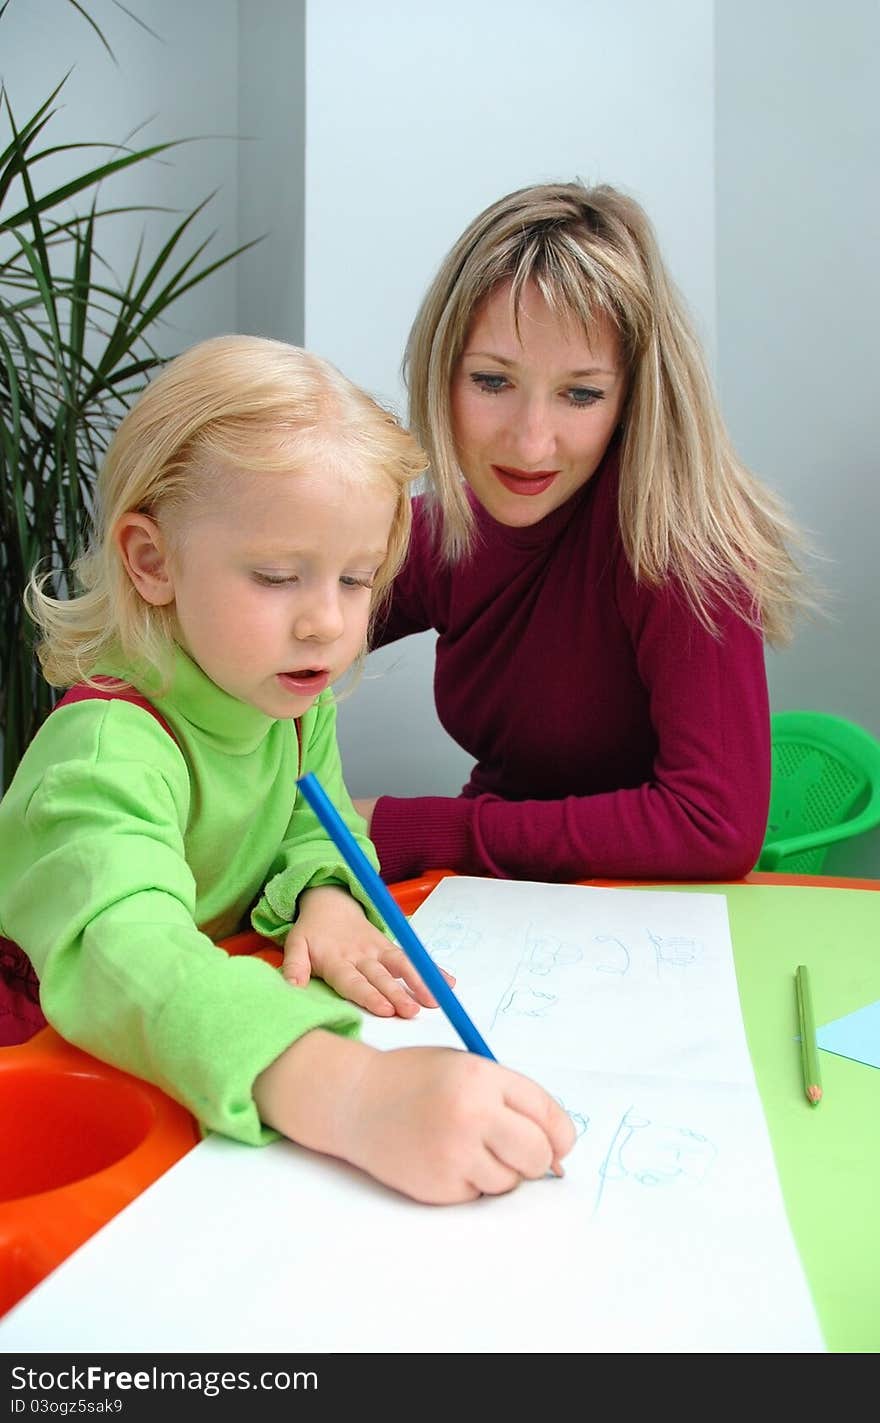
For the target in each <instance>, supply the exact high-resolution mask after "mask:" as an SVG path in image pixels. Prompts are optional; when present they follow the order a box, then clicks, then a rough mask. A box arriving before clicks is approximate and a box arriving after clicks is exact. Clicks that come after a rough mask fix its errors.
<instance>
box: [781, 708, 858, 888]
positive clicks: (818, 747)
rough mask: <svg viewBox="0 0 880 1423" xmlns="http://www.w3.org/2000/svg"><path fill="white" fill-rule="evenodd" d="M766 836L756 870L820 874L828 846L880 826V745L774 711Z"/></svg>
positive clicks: (846, 729)
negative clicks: (771, 767)
mask: <svg viewBox="0 0 880 1423" xmlns="http://www.w3.org/2000/svg"><path fill="white" fill-rule="evenodd" d="M770 728H771V736H772V745H773V763H772V764H773V770H772V777H771V785H770V814H769V817H768V823H767V834H766V836H765V837H764V846H763V849H762V850H761V857H760V859H759V860H758V863H757V865H756V866H755V868H756V869H759V870H779V871H784V872H785V873H786V874H794V875H817V874H819V873H821V870H822V866H823V864H824V862H825V856H826V854H827V852H828V850H829V848H830V846H831V845H836V844H837V843H838V842H839V841H841V840H849V839H851V838H852V836H854V835H863V834H864V833H865V831H867V830H873V829H874V828H875V826H877V825H880V741H877V740H876V739H875V738H874V737H873V736H871V734H870V732H867V731H865V730H864V729H863V728H862V727H861V726H857V725H856V724H855V723H854V722H851V721H845V720H844V719H843V718H842V717H839V716H829V715H828V714H827V713H825V712H808V711H791V712H774V714H773V715H772V716H771V718H770Z"/></svg>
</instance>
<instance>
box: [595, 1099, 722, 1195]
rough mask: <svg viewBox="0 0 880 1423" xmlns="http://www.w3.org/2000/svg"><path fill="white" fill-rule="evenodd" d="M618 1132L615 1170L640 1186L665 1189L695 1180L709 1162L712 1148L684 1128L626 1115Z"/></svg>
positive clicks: (704, 1171)
mask: <svg viewBox="0 0 880 1423" xmlns="http://www.w3.org/2000/svg"><path fill="white" fill-rule="evenodd" d="M622 1127H623V1132H622V1133H618V1141H617V1156H618V1168H619V1172H620V1174H621V1175H622V1176H628V1177H630V1178H631V1179H632V1180H635V1181H638V1183H639V1185H641V1186H669V1185H672V1184H673V1183H674V1182H676V1181H679V1180H682V1179H683V1178H687V1179H688V1180H692V1181H699V1180H702V1178H703V1177H704V1176H705V1174H706V1172H707V1171H708V1169H709V1167H710V1166H711V1164H712V1162H713V1160H714V1159H715V1148H714V1146H713V1145H712V1143H711V1142H710V1141H708V1140H707V1138H706V1137H704V1136H700V1134H699V1133H698V1132H694V1131H690V1130H689V1128H687V1127H674V1126H667V1125H665V1124H663V1123H661V1122H650V1121H647V1120H646V1119H645V1118H644V1117H636V1116H634V1115H633V1114H632V1113H630V1112H628V1113H627V1115H626V1117H625V1118H624V1121H623V1124H622Z"/></svg>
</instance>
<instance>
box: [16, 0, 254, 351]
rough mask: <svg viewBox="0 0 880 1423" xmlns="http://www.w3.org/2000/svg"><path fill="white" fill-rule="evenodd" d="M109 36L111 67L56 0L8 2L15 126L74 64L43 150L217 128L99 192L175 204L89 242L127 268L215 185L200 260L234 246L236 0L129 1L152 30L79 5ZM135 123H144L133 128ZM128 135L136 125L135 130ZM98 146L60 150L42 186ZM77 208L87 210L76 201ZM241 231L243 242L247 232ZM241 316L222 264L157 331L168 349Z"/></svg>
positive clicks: (138, 142) (201, 232) (201, 231)
mask: <svg viewBox="0 0 880 1423" xmlns="http://www.w3.org/2000/svg"><path fill="white" fill-rule="evenodd" d="M84 8H85V9H87V10H88V12H89V13H90V14H91V15H92V17H93V18H94V19H95V21H96V22H97V24H98V25H99V26H100V27H101V29H102V30H103V32H104V34H105V35H106V37H107V39H108V41H109V43H110V45H111V47H112V49H113V51H114V53H115V56H116V63H114V62H113V60H112V59H111V58H110V56H109V55H108V54H107V52H106V50H105V49H104V48H103V47H102V45H101V43H100V41H99V39H98V38H97V36H96V35H95V33H94V31H93V30H92V29H91V28H90V26H89V25H88V24H87V23H86V21H85V20H84V19H83V18H82V17H81V16H80V15H79V14H77V12H76V10H75V9H74V7H73V6H72V5H70V4H66V3H62V0H12V4H11V5H10V6H9V8H8V10H7V11H6V13H5V14H4V16H3V18H2V19H0V77H2V80H3V83H4V84H5V86H6V88H7V90H8V92H9V97H10V100H11V103H12V106H13V112H14V113H15V116H16V119H17V121H18V122H19V123H21V122H23V121H24V119H25V117H30V114H31V112H32V111H33V110H34V109H35V108H36V107H37V106H38V105H39V104H40V103H42V102H43V101H44V100H45V99H46V98H47V97H48V95H49V94H50V93H51V91H52V89H53V88H54V87H55V85H56V84H58V83H59V82H60V81H61V79H63V77H64V75H65V74H66V73H67V71H68V70H69V69H72V73H71V75H70V78H69V79H68V81H67V83H66V85H65V87H64V89H63V90H62V93H61V95H60V96H59V98H58V100H57V101H56V103H57V104H58V106H59V112H58V114H57V116H56V118H54V119H53V120H52V122H51V124H50V125H49V127H48V129H47V130H46V132H45V141H46V144H47V145H53V144H58V143H60V144H64V143H71V142H74V141H86V140H93V141H99V142H101V143H105V142H110V143H124V142H126V141H129V142H130V144H131V145H132V146H134V147H147V146H149V145H151V144H154V143H160V142H162V141H164V140H166V139H177V138H184V137H188V136H191V135H209V136H210V135H216V136H214V137H206V138H204V139H203V140H201V141H199V142H197V143H191V144H186V145H184V146H182V147H180V148H177V149H175V150H173V151H172V152H171V153H169V154H167V155H165V156H163V158H162V159H161V160H151V161H149V162H148V163H146V164H136V165H134V167H133V168H132V169H129V170H126V171H124V172H122V173H120V174H118V175H117V176H115V177H114V178H113V179H112V180H110V181H109V182H108V183H107V184H106V185H105V186H104V189H103V190H102V201H104V202H106V203H107V204H108V206H111V205H112V206H114V207H116V206H125V205H126V204H133V203H147V204H157V205H160V206H166V207H169V208H174V209H176V210H178V211H177V216H176V217H175V215H174V214H165V213H146V214H142V215H141V216H131V215H130V216H124V217H117V218H113V219H111V220H109V221H108V222H107V223H106V224H103V225H102V236H101V238H100V243H97V244H96V245H98V247H99V250H101V251H102V252H103V253H106V254H107V256H108V257H109V259H110V261H111V262H112V264H113V266H114V268H115V269H116V271H117V274H118V275H120V274H127V272H128V270H129V268H130V265H131V261H132V259H133V256H134V252H135V249H136V246H137V241H138V237H139V235H140V233H141V231H142V230H146V232H147V234H148V241H147V244H146V245H145V257H147V258H148V257H150V256H151V255H155V254H156V253H157V251H158V250H159V248H160V246H161V244H162V243H163V242H164V241H165V240H166V238H167V236H169V235H170V232H171V231H172V230H173V227H174V225H175V223H176V222H179V221H180V218H181V216H182V215H183V214H184V213H185V212H188V211H190V210H191V209H192V208H193V207H195V206H196V204H197V203H199V202H200V201H201V200H202V199H203V198H206V197H207V196H208V194H209V193H211V192H212V191H213V190H214V189H219V191H218V192H217V194H216V196H215V197H214V199H213V201H212V202H211V203H210V205H209V208H208V210H207V211H206V213H204V214H203V215H202V216H201V218H200V219H199V220H198V223H197V224H194V227H193V229H192V231H193V233H194V236H193V240H192V242H191V243H190V244H189V245H188V246H187V247H186V255H188V254H189V253H190V252H191V251H192V250H194V247H195V245H196V241H197V240H199V239H201V240H204V239H205V238H206V237H208V236H209V235H210V234H211V232H213V231H214V230H215V229H216V236H215V237H214V238H213V240H212V242H211V244H210V247H209V248H208V250H207V252H206V254H205V257H204V259H203V260H204V261H208V260H211V259H212V258H213V260H216V259H217V258H219V257H220V256H221V255H222V254H223V253H224V252H226V251H229V250H231V249H232V248H234V247H235V246H236V245H237V243H238V240H239V239H238V227H239V221H238V218H239V214H238V187H237V159H238V154H237V147H238V145H237V140H236V138H235V135H236V134H237V131H238V55H237V38H238V32H237V23H238V6H237V0H190V3H188V4H186V5H184V4H181V3H179V0H136V3H133V4H131V5H130V6H129V8H130V9H131V10H133V11H135V12H136V13H137V15H138V16H139V18H140V19H141V20H143V21H144V23H145V24H146V25H147V26H149V28H150V29H151V30H153V31H155V35H156V36H158V38H156V37H154V35H151V34H149V33H147V32H146V30H145V29H144V28H143V27H142V26H140V25H138V24H136V23H135V22H134V21H133V20H131V19H130V18H129V17H128V16H127V15H126V14H124V13H123V12H122V11H121V10H120V9H119V8H118V7H117V6H115V5H113V4H112V3H111V0H84ZM141 126H143V127H141ZM135 130H138V131H137V132H135ZM110 156H111V155H110V154H109V151H108V150H106V149H102V148H99V149H93V150H92V151H91V157H89V155H88V154H85V155H80V154H74V155H59V156H58V157H57V158H56V159H52V160H48V161H47V162H46V164H45V175H46V187H45V188H44V187H42V185H41V188H40V191H45V190H46V189H47V188H48V186H49V184H50V183H52V184H54V183H55V182H61V181H63V180H64V179H65V178H68V177H69V176H71V174H72V173H78V172H81V171H83V170H84V168H85V167H86V165H88V166H97V165H99V164H100V163H102V162H106V161H108V158H109V157H110ZM79 210H80V211H82V210H83V203H82V202H81V203H80V207H79ZM253 235H254V232H253V229H251V230H249V231H248V230H246V231H245V233H244V237H245V239H247V238H249V237H250V236H253ZM236 321H237V275H236V272H235V264H234V263H233V264H232V265H231V266H230V267H227V268H225V269H221V270H220V271H219V272H217V273H216V274H215V275H214V276H212V277H210V278H209V279H208V280H207V281H206V282H205V283H204V284H203V285H202V286H200V287H196V288H194V290H193V291H192V292H191V293H188V294H186V295H185V296H183V297H182V298H181V299H180V302H179V304H178V305H176V306H175V307H173V308H172V309H171V311H170V312H169V316H168V320H167V323H166V324H165V325H163V327H161V328H157V329H156V331H154V333H153V335H154V337H155V339H156V344H157V346H158V347H159V349H160V350H161V351H162V352H163V353H165V354H171V353H173V352H175V351H177V350H180V349H183V348H184V347H185V346H188V345H191V344H192V342H193V341H196V340H199V339H201V338H202V337H204V336H208V335H213V334H215V333H217V332H220V331H233V330H235V329H236Z"/></svg>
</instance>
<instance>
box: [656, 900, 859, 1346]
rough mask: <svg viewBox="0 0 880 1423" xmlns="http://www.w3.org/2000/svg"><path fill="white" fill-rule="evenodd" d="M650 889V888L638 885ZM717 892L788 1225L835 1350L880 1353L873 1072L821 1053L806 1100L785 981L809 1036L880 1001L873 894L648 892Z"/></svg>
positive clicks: (793, 1007)
mask: <svg viewBox="0 0 880 1423" xmlns="http://www.w3.org/2000/svg"><path fill="white" fill-rule="evenodd" d="M646 887H647V886H646ZM651 888H652V889H661V888H662V889H670V890H673V889H675V890H682V889H685V888H686V889H688V890H693V891H698V892H700V893H703V894H705V893H715V894H724V895H725V896H726V898H727V905H728V913H729V917H730V932H731V937H732V939H733V946H734V960H735V963H736V975H737V981H738V983H739V992H740V1001H741V1004H742V1012H743V1020H744V1022H745V1029H746V1037H747V1039H748V1044H749V1051H750V1052H751V1056H752V1063H753V1065H754V1069H755V1076H756V1079H757V1083H758V1090H759V1092H760V1094H761V1100H762V1102H763V1104H764V1111H765V1113H766V1116H767V1125H768V1127H769V1130H770V1137H771V1140H772V1143H773V1150H774V1154H775V1156H776V1165H777V1169H778V1171H779V1179H780V1182H781V1185H782V1192H783V1196H784V1198H785V1204H786V1208H787V1210H788V1218H789V1220H790V1222H791V1228H792V1231H793V1233H794V1237H795V1240H796V1241H797V1245H798V1249H799V1250H800V1254H801V1259H802V1261H803V1265H804V1270H805V1271H806V1275H807V1278H808V1280H809V1283H810V1288H811V1290H812V1293H813V1299H814V1302H815V1306H816V1312H817V1314H818V1316H819V1322H820V1324H821V1326H822V1330H823V1332H824V1335H825V1342H826V1345H827V1347H828V1349H829V1350H830V1351H832V1352H841V1353H866V1352H869V1353H874V1352H877V1351H878V1350H880V1070H878V1069H877V1068H875V1067H869V1066H867V1065H866V1064H864V1063H860V1062H853V1061H851V1060H850V1059H848V1058H844V1057H839V1056H837V1055H836V1054H834V1053H830V1052H824V1051H820V1053H819V1064H820V1070H821V1074H822V1087H823V1093H824V1095H823V1098H822V1101H821V1102H820V1103H819V1104H818V1106H816V1107H812V1106H811V1105H810V1103H809V1102H808V1101H807V1099H806V1096H805V1094H804V1084H803V1076H802V1072H801V1057H800V1043H799V1039H798V1021H797V1002H796V997H795V985H794V973H795V969H796V968H797V966H798V964H800V963H805V964H807V965H808V967H809V970H810V980H811V984H812V991H813V1006H814V1009H815V1014H816V1027H817V1028H819V1027H821V1026H822V1024H823V1023H828V1022H831V1020H832V1019H834V1018H840V1017H842V1016H843V1015H844V1014H845V1013H851V1012H853V1011H854V1010H855V1009H857V1008H863V1007H864V1006H865V1005H866V1004H868V1003H873V1002H874V1001H875V1000H876V999H878V998H880V893H878V892H877V891H872V890H865V889H825V888H813V887H811V886H810V887H801V886H798V887H793V886H788V885H772V886H771V885H756V884H738V885H718V886H715V885H705V884H703V885H688V886H684V885H665V886H661V885H654V886H651Z"/></svg>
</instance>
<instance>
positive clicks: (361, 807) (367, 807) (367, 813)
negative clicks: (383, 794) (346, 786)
mask: <svg viewBox="0 0 880 1423" xmlns="http://www.w3.org/2000/svg"><path fill="white" fill-rule="evenodd" d="M378 799H379V797H378V796H376V795H374V796H373V798H372V800H353V801H352V805H353V806H354V808H355V810H356V811H357V813H358V815H362V816H363V818H364V820H365V821H366V822H367V834H368V835H369V833H370V826H371V825H372V823H373V811H374V810H375V809H376V801H377V800H378Z"/></svg>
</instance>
